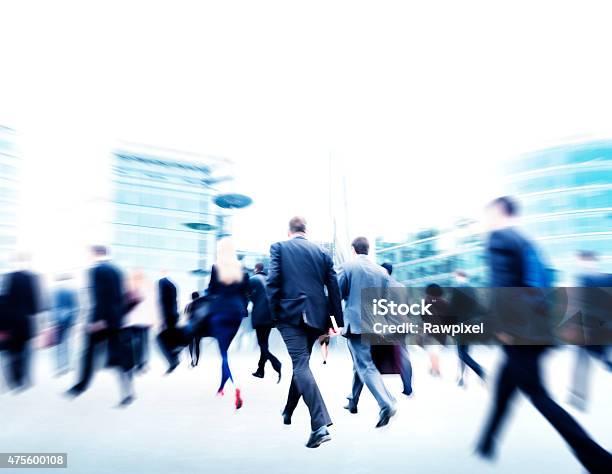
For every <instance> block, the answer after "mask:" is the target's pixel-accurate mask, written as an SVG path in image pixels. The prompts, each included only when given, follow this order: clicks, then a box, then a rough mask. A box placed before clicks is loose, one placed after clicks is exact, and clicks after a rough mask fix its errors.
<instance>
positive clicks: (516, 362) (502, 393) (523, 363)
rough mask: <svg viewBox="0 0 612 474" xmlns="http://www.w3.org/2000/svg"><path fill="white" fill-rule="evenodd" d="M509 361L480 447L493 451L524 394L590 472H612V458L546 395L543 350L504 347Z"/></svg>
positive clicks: (506, 361)
mask: <svg viewBox="0 0 612 474" xmlns="http://www.w3.org/2000/svg"><path fill="white" fill-rule="evenodd" d="M504 351H505V353H506V360H505V362H504V365H503V367H502V369H501V372H500V374H499V378H498V380H497V385H496V387H495V395H494V397H495V398H494V406H493V409H492V411H491V413H490V416H489V419H488V422H487V424H486V426H485V430H484V432H483V436H482V438H481V441H480V446H481V447H483V448H484V449H485V450H489V449H490V448H491V446H494V442H495V438H496V435H497V433H498V431H499V429H500V427H501V425H502V422H503V421H504V419H505V417H506V415H507V414H508V411H509V404H510V401H511V400H512V398H514V397H515V395H516V394H517V392H518V391H519V390H520V391H521V392H523V393H524V394H525V395H526V396H527V397H529V399H530V401H531V403H533V405H534V407H535V408H536V409H537V410H538V411H539V412H540V413H541V414H542V415H543V416H544V417H545V418H546V420H547V421H548V422H549V423H550V424H551V425H552V426H553V427H554V428H555V430H557V432H558V433H559V434H560V435H561V437H562V438H563V439H564V440H565V442H566V443H567V444H568V445H569V446H570V448H571V449H572V451H573V452H574V454H575V456H576V457H577V458H578V460H579V461H580V462H581V463H582V465H583V466H584V467H585V468H586V469H587V470H588V471H589V472H595V473H599V472H602V473H603V472H612V455H610V453H608V452H607V451H606V450H605V449H603V448H602V447H601V446H599V445H598V444H597V443H596V442H595V441H593V440H592V439H591V438H590V436H589V435H588V433H586V431H584V429H582V427H581V426H580V425H579V424H578V423H577V422H576V420H574V419H573V418H572V417H571V416H570V414H569V413H567V412H566V411H565V410H564V409H563V408H561V407H560V406H559V405H558V404H557V403H556V402H555V401H554V400H553V399H552V398H550V395H549V394H548V392H547V391H546V388H545V387H544V385H543V384H542V378H541V374H540V359H541V356H542V355H543V354H544V353H545V351H546V347H543V346H504Z"/></svg>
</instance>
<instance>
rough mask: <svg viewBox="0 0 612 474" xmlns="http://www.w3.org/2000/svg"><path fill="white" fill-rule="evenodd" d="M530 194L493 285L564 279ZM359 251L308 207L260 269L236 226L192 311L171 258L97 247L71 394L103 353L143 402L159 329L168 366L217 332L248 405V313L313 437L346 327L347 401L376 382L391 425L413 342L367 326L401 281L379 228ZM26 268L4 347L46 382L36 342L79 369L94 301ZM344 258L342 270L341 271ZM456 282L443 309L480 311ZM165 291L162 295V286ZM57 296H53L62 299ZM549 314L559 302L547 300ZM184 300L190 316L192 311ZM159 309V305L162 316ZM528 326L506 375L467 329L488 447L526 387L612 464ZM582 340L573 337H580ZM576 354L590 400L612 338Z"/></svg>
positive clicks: (226, 376) (500, 206) (16, 279)
mask: <svg viewBox="0 0 612 474" xmlns="http://www.w3.org/2000/svg"><path fill="white" fill-rule="evenodd" d="M517 214H518V206H517V204H516V202H515V201H514V200H513V199H512V198H509V197H501V198H498V199H496V200H494V201H493V202H491V203H490V204H489V205H488V206H487V223H488V232H489V233H488V239H487V244H486V245H487V247H486V253H487V265H488V270H489V272H488V273H489V275H490V282H489V285H490V287H491V288H536V289H537V288H548V287H551V286H552V281H551V279H550V275H549V272H548V269H547V266H546V264H545V262H544V260H543V257H542V256H541V253H540V252H539V250H538V248H537V246H536V245H535V244H534V242H533V241H531V240H530V239H529V238H527V237H526V236H525V235H524V234H523V233H522V232H521V231H520V230H519V229H518V227H517V225H516V222H515V220H516V216H517ZM352 252H353V257H352V259H351V260H350V261H347V262H345V263H344V264H343V265H342V266H341V268H339V269H336V268H334V264H333V261H332V258H331V257H330V255H328V254H327V253H326V252H325V251H324V250H322V249H321V248H320V246H318V245H316V244H315V243H312V242H310V241H309V240H308V238H307V224H306V220H305V219H304V218H302V217H294V218H293V219H291V221H290V222H289V226H288V239H287V240H284V241H282V242H277V243H275V244H273V245H272V246H271V248H270V264H269V267H268V268H264V265H263V264H262V263H258V264H257V265H256V266H255V269H254V271H253V272H252V274H249V273H248V272H247V271H246V270H245V269H244V268H243V266H242V264H241V262H240V261H239V259H238V256H237V252H236V249H235V247H234V244H233V242H232V240H231V239H230V238H223V239H221V240H219V241H218V243H217V257H216V262H215V264H214V265H213V266H212V268H211V272H210V281H209V284H208V287H207V288H206V290H205V291H204V292H202V293H201V294H200V293H199V292H193V293H192V294H191V301H190V302H189V304H188V305H187V307H186V308H185V309H184V310H183V311H181V310H180V309H179V303H178V289H177V287H176V285H175V283H174V282H173V280H172V278H171V277H170V275H169V274H168V273H167V272H164V271H162V275H161V278H160V279H159V280H158V281H157V285H156V286H157V288H156V289H153V288H149V287H148V283H147V279H146V278H145V277H144V275H143V274H142V272H139V271H134V272H131V273H130V274H129V276H128V277H127V278H125V276H124V275H123V272H122V271H121V270H120V269H119V268H118V267H117V266H116V265H115V264H114V263H112V262H111V260H110V254H109V249H108V248H106V247H104V246H94V247H92V249H91V255H92V260H93V264H92V267H91V269H90V270H89V273H88V287H89V296H88V300H89V304H88V305H87V306H88V308H89V309H88V311H87V312H86V317H85V318H84V319H85V322H84V324H83V328H84V330H83V337H84V342H83V350H82V355H81V357H80V362H79V366H78V372H77V379H76V382H75V384H74V385H73V386H72V387H71V388H69V389H68V391H67V394H68V395H69V396H72V397H76V396H79V395H80V394H82V393H83V392H84V391H85V390H87V389H88V388H89V387H90V385H91V382H92V379H93V377H94V374H95V372H96V368H97V367H98V366H99V365H100V364H98V363H97V362H96V361H97V359H99V358H100V357H102V358H103V364H104V365H105V366H106V367H112V368H113V369H114V370H115V371H116V372H117V374H118V379H119V383H120V401H119V405H120V406H127V405H129V404H131V403H132V402H134V400H135V395H134V388H133V385H134V384H133V377H134V375H135V374H138V373H143V372H146V371H147V369H148V366H149V357H150V355H149V353H150V347H149V342H150V341H155V342H156V343H157V345H158V347H159V349H160V351H161V353H162V354H163V356H164V358H165V360H166V361H167V371H166V373H167V374H170V373H172V372H173V371H174V370H175V369H176V367H177V366H179V364H180V362H181V359H180V357H181V353H182V352H183V350H185V349H187V348H188V350H189V354H190V357H189V361H190V364H191V365H192V366H196V365H197V364H198V362H199V359H200V342H201V339H202V338H207V337H208V338H213V339H214V340H215V341H216V342H217V345H218V348H219V353H220V358H221V363H220V365H221V378H220V383H219V386H218V389H217V393H218V395H219V396H223V395H224V393H225V390H226V386H227V384H228V382H229V383H231V384H233V398H234V404H235V408H236V409H241V408H242V407H243V405H244V394H243V393H242V392H241V389H240V387H239V385H238V381H237V379H236V378H235V374H234V373H232V370H231V366H230V360H229V348H230V346H231V345H232V341H233V340H234V339H235V337H236V334H237V333H238V330H239V328H240V326H241V323H242V321H243V319H244V318H245V317H247V316H248V315H249V310H248V309H249V303H250V304H251V306H250V317H251V325H252V327H253V329H254V331H255V333H256V339H257V343H258V345H259V349H260V355H259V359H258V361H257V364H256V369H255V371H254V372H253V373H252V375H253V376H254V377H257V378H263V377H264V376H265V368H266V365H267V363H268V362H270V366H271V368H272V370H273V371H274V373H275V376H276V377H277V380H278V381H279V382H280V380H281V377H282V375H283V367H282V363H281V361H280V360H279V358H278V357H277V356H275V355H274V354H273V353H272V352H271V349H270V344H269V338H270V334H271V332H272V330H273V329H274V328H276V329H277V330H278V331H279V333H280V335H281V337H282V339H283V341H284V343H285V345H286V348H287V352H288V353H289V356H290V358H291V362H292V374H291V383H290V387H289V392H288V394H287V399H286V403H285V406H284V409H283V411H282V422H283V423H284V424H291V423H292V415H293V412H294V410H295V408H296V406H297V405H298V403H299V401H300V400H302V399H303V401H304V403H305V404H306V405H307V407H308V410H309V413H310V418H311V426H310V436H309V438H308V440H307V443H306V446H307V447H310V448H316V447H318V446H320V445H321V444H322V443H324V442H327V441H329V440H330V439H331V434H330V431H329V426H330V425H331V424H332V419H331V416H330V414H329V412H328V410H327V407H326V404H325V402H324V400H323V397H322V395H321V392H320V391H319V388H318V386H317V382H316V380H315V378H314V375H313V373H312V371H311V369H310V357H311V353H312V349H313V346H316V345H317V344H319V345H320V347H321V350H322V351H323V355H324V363H326V359H327V351H328V347H329V343H330V339H331V338H333V337H336V336H339V335H342V336H344V337H345V338H346V341H347V346H348V349H349V353H350V356H351V359H352V362H353V382H352V387H350V392H349V395H348V397H347V398H348V403H347V405H346V407H345V408H346V409H347V410H348V411H349V412H350V413H353V414H356V413H358V403H359V398H360V394H361V392H362V390H363V388H364V387H366V388H367V389H368V390H369V391H370V392H371V393H372V395H373V396H374V398H375V399H376V401H377V403H378V405H379V408H380V411H379V416H378V421H377V423H376V428H381V427H383V426H386V425H387V424H389V422H390V421H391V420H392V419H393V418H394V416H395V415H396V413H397V402H396V398H395V395H394V394H392V393H391V392H390V391H389V390H388V389H387V388H386V386H385V383H384V379H383V377H382V375H383V374H387V373H396V374H399V375H400V377H401V380H402V385H403V392H402V395H403V396H407V397H410V396H411V395H412V392H413V387H412V363H411V361H410V357H409V347H408V346H407V345H406V344H403V343H398V344H395V345H391V346H389V345H376V344H372V341H371V340H370V339H369V338H368V337H365V336H366V334H365V332H366V329H367V328H364V325H363V324H362V313H361V311H362V301H361V295H362V290H363V289H365V288H382V287H385V288H399V287H402V285H401V283H399V282H397V281H396V280H395V279H394V278H393V276H392V272H393V267H392V265H391V264H389V263H385V264H383V265H378V264H376V263H374V262H373V261H372V260H371V259H370V257H369V253H370V244H369V241H368V239H367V238H365V237H357V238H355V239H354V240H353V242H352ZM578 259H579V262H580V264H581V266H582V268H583V269H584V274H583V275H580V277H579V281H578V284H577V286H578V287H580V288H606V287H612V275H607V274H603V273H600V272H598V271H597V268H596V265H597V255H595V254H593V253H591V252H588V251H582V252H580V253H579V254H578ZM16 267H17V269H16V270H15V271H13V272H11V273H9V274H7V275H5V276H4V278H3V291H2V297H1V298H2V299H1V300H0V357H1V360H2V366H3V373H4V378H5V381H6V384H7V385H8V386H9V388H11V389H13V390H16V391H19V390H24V389H26V388H28V387H29V386H30V385H31V384H32V377H31V352H32V349H33V345H34V341H37V345H38V346H39V347H53V349H54V350H55V352H56V370H57V373H58V374H65V373H67V372H68V371H69V369H70V367H71V365H70V360H71V354H72V353H73V349H72V347H71V341H72V339H73V338H71V337H70V336H71V331H72V330H73V328H74V327H75V324H76V323H77V321H79V314H81V313H83V311H82V308H84V307H85V305H84V304H83V298H82V297H81V295H79V293H78V291H77V290H76V288H75V284H74V279H73V277H72V276H70V275H60V276H58V277H57V279H56V281H55V284H54V287H53V291H52V297H51V298H48V297H45V298H43V296H42V295H43V293H44V292H43V291H42V290H41V288H40V286H41V285H40V280H39V278H38V276H37V275H36V274H35V273H34V272H32V271H31V270H30V269H28V263H27V259H26V258H24V257H23V256H22V257H20V258H17V259H16ZM336 270H338V273H337V271H336ZM454 276H455V286H454V288H455V290H457V291H453V292H452V294H450V295H446V294H444V291H443V289H442V288H441V287H440V286H438V285H437V284H435V282H432V283H431V284H430V285H429V286H428V287H427V288H426V298H427V301H428V303H431V305H432V307H433V313H434V317H437V318H442V317H443V316H444V315H446V314H454V315H460V316H461V318H463V319H464V320H468V319H470V318H471V317H472V316H473V315H474V314H476V313H477V312H478V313H480V312H481V311H480V310H479V309H478V305H479V304H480V303H478V302H477V298H476V296H475V292H474V290H473V289H472V288H471V287H470V284H469V275H468V274H467V273H466V271H464V270H461V269H457V270H456V271H455V273H454ZM153 294H156V297H155V296H152V295H153ZM49 300H50V301H49ZM43 310H48V314H49V315H50V323H49V324H48V325H46V326H44V327H42V329H41V330H40V331H37V330H36V327H37V324H36V315H37V314H39V313H40V312H41V311H43ZM537 311H538V312H539V314H540V315H541V316H542V317H543V318H546V317H547V309H546V308H545V307H544V308H542V307H540V306H538V310H537ZM181 313H183V314H184V315H185V317H183V318H181ZM157 315H159V316H157ZM525 337H526V336H525V334H524V333H523V332H521V330H520V328H519V330H518V331H516V332H514V331H512V330H508V329H507V328H504V329H503V330H500V331H498V332H497V333H496V340H497V341H496V342H497V344H498V345H499V346H500V347H501V350H502V351H503V354H504V361H503V363H502V365H501V368H500V369H499V372H498V374H497V376H496V377H491V376H490V374H488V373H486V372H485V370H484V369H483V367H482V366H481V365H480V364H479V363H478V362H477V361H476V360H475V359H474V358H473V357H472V355H471V354H470V344H469V343H467V342H462V341H456V342H457V343H456V351H457V356H458V373H459V376H458V380H457V383H458V385H460V386H464V387H465V385H466V379H465V372H466V368H469V369H471V370H472V371H473V372H474V373H475V374H476V375H477V376H478V377H479V378H480V379H482V380H483V381H486V382H487V383H489V382H490V383H491V385H492V389H491V391H492V406H491V409H490V412H489V415H488V418H487V421H486V424H485V426H484V427H483V429H482V434H481V437H480V439H479V440H478V443H477V448H476V452H477V453H478V454H479V455H480V456H482V457H483V458H492V457H493V456H494V455H495V454H496V451H497V444H498V443H497V439H498V434H499V432H500V430H501V428H502V426H503V424H504V421H505V420H506V418H507V415H508V412H509V410H510V408H511V405H510V404H511V401H512V400H513V399H514V398H515V397H516V394H517V393H519V392H521V393H523V394H524V395H525V396H526V397H527V398H528V399H529V401H530V402H531V403H532V404H533V405H534V407H535V408H536V409H537V410H538V411H539V412H540V413H541V414H542V416H544V417H545V418H546V419H547V420H548V421H549V422H550V424H551V425H552V426H553V428H554V429H555V430H556V431H557V432H558V433H559V434H560V435H561V436H562V437H563V439H564V440H565V441H566V443H567V444H568V446H569V447H570V449H571V450H572V452H573V453H574V454H575V456H576V458H577V459H578V461H579V462H580V463H581V464H582V465H583V466H584V467H585V468H586V469H587V470H588V471H589V472H597V473H600V472H601V473H603V472H607V473H609V472H612V456H611V454H610V453H609V452H608V451H607V450H606V449H604V448H603V447H601V446H600V445H598V444H597V443H596V442H595V441H594V440H592V439H591V438H590V436H589V435H588V433H587V432H586V431H585V430H584V429H583V428H582V427H581V426H580V425H579V424H578V423H577V422H576V420H574V418H573V417H572V416H571V415H570V414H569V413H568V412H567V411H566V410H564V409H563V408H562V407H561V406H560V405H559V404H558V403H557V402H556V401H554V400H553V399H552V397H551V396H550V395H549V393H548V392H547V389H546V387H545V385H544V383H543V380H542V374H541V364H542V359H543V358H544V357H546V356H547V354H549V353H550V351H551V350H552V345H551V344H550V343H549V341H546V342H545V343H544V342H542V341H538V340H535V339H534V340H528V341H527V342H526V341H525ZM570 340H571V339H570ZM447 343H448V337H447V336H445V335H440V336H439V337H438V336H436V337H432V340H429V341H427V343H426V344H424V347H425V348H426V350H427V352H428V354H429V358H430V364H431V366H430V373H431V375H432V376H439V375H440V365H439V361H438V358H439V351H440V350H441V349H442V348H443V347H444V346H445V345H447ZM575 344H576V346H577V347H576V349H575V350H576V359H575V360H576V364H575V367H574V371H573V377H572V386H571V388H570V402H571V403H572V404H573V405H574V406H576V407H577V408H580V409H584V408H585V407H586V403H587V399H588V374H589V368H590V365H591V363H592V361H594V360H597V361H600V362H601V363H603V364H604V366H605V367H606V368H607V369H608V370H612V362H611V359H610V354H609V352H608V347H607V346H606V345H605V344H589V343H588V341H586V342H585V340H584V339H582V340H575Z"/></svg>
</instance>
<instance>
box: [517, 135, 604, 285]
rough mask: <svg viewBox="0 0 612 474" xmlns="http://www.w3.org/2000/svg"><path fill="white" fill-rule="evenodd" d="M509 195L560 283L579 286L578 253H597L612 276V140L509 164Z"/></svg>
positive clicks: (541, 152) (555, 150)
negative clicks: (576, 278)
mask: <svg viewBox="0 0 612 474" xmlns="http://www.w3.org/2000/svg"><path fill="white" fill-rule="evenodd" d="M507 188H508V194H512V195H515V196H516V197H517V198H518V200H519V202H520V203H521V205H522V212H521V213H522V215H523V218H522V227H523V228H524V229H525V230H526V231H527V232H528V233H529V234H530V235H532V236H534V237H535V238H536V240H537V241H538V242H539V244H540V246H541V247H542V248H543V249H544V251H545V253H546V256H547V257H548V259H549V260H550V263H551V264H552V265H551V266H552V267H553V268H554V269H555V270H556V275H555V280H556V281H557V282H558V283H559V284H566V285H571V284H573V283H574V282H573V280H572V274H573V272H574V271H575V268H574V262H575V255H576V252H577V251H580V250H590V251H593V252H596V253H597V254H598V255H599V257H600V260H601V265H602V268H601V269H602V270H604V271H608V272H612V141H610V140H606V141H604V140H601V141H590V142H581V143H575V144H569V145H563V146H557V147H553V148H547V149H545V150H539V151H536V152H533V153H529V154H526V155H523V156H521V157H519V158H518V159H516V160H512V161H511V162H510V163H509V164H508V182H507Z"/></svg>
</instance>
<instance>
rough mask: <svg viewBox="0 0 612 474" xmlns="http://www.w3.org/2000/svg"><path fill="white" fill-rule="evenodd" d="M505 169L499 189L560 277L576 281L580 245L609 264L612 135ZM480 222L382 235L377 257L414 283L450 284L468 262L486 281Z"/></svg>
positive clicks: (609, 267) (477, 279)
mask: <svg viewBox="0 0 612 474" xmlns="http://www.w3.org/2000/svg"><path fill="white" fill-rule="evenodd" d="M504 171H505V173H504V174H505V176H506V183H504V184H505V185H504V186H503V187H500V195H501V194H508V195H512V196H514V197H516V198H517V200H518V202H519V204H520V205H521V216H522V217H521V227H522V228H523V229H524V230H525V231H526V232H527V233H528V234H529V235H530V236H531V237H533V238H534V239H535V240H536V241H538V243H539V245H540V247H541V248H542V249H543V251H544V255H545V257H546V259H547V260H548V263H549V264H550V266H551V267H552V268H553V269H554V270H555V277H554V279H555V282H556V283H557V284H561V285H572V284H574V282H573V280H572V275H573V273H574V272H575V268H574V261H575V254H576V252H577V251H580V250H589V251H594V252H596V253H597V254H598V255H599V256H600V260H601V262H602V268H601V269H602V270H603V271H607V272H612V141H590V142H582V143H575V144H569V145H562V146H557V147H553V148H547V149H544V150H538V151H535V152H532V153H528V154H525V155H523V156H520V157H518V158H515V159H513V160H511V161H509V162H508V163H507V164H506V165H505V167H504ZM485 199H486V198H485V197H484V196H483V206H484V205H485V202H484V200H485ZM476 224H477V222H476V220H474V219H462V220H460V221H458V222H456V223H454V224H453V225H450V226H446V227H444V226H441V227H440V228H431V229H427V230H423V231H420V232H417V233H415V234H412V235H410V236H409V237H408V238H407V239H406V240H405V241H404V242H400V243H389V242H384V241H383V240H381V239H379V240H377V242H376V250H377V255H376V256H377V261H378V262H379V263H382V262H391V263H393V265H394V276H395V277H396V278H397V279H398V280H399V281H402V282H403V283H404V284H406V285H409V286H425V285H427V284H428V283H432V282H435V283H439V284H441V285H445V284H450V283H451V282H452V272H453V270H455V269H457V268H461V269H464V270H466V271H467V272H468V274H469V275H470V278H471V280H472V282H473V283H474V284H477V285H478V284H486V280H487V277H486V275H485V274H484V260H483V258H484V253H483V243H482V235H481V234H480V232H481V230H480V229H479V227H478V226H477V225H476Z"/></svg>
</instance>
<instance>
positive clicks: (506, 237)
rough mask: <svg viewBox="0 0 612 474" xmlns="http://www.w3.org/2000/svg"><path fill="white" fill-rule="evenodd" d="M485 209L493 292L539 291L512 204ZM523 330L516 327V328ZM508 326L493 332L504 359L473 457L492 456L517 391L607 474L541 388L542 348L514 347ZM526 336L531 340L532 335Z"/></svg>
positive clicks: (600, 452)
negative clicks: (489, 410) (515, 221)
mask: <svg viewBox="0 0 612 474" xmlns="http://www.w3.org/2000/svg"><path fill="white" fill-rule="evenodd" d="M487 210H488V213H489V216H488V217H489V221H490V222H489V226H490V228H491V233H490V236H489V240H488V245H487V254H488V260H489V269H490V279H491V287H492V291H494V292H500V293H502V294H503V293H504V291H506V290H510V289H511V288H529V289H534V288H535V289H537V288H541V287H542V286H543V281H544V278H543V277H542V276H539V277H538V275H537V274H536V273H538V272H537V271H536V268H535V266H534V264H533V261H534V255H537V252H536V250H535V247H534V246H533V244H532V243H531V242H530V241H529V240H527V239H526V238H525V237H524V236H523V235H522V234H521V233H520V232H519V231H518V230H517V229H516V228H515V227H514V216H515V215H516V214H517V205H516V203H515V202H514V200H513V199H511V198H509V197H501V198H497V199H495V200H494V201H493V202H492V203H491V204H490V205H489V206H488V209H487ZM539 273H541V271H540V272H539ZM500 288H501V289H502V290H501V291H500V290H499V289H500ZM524 293H527V292H524ZM536 293H537V291H536ZM519 294H520V293H519ZM523 326H524V325H521V326H519V330H520V329H521V328H522V327H523ZM509 328H510V326H502V330H501V331H502V332H500V333H499V334H498V337H499V339H500V341H501V342H502V343H503V344H504V346H503V349H504V352H505V356H506V357H505V361H504V363H503V366H502V369H501V372H500V374H499V377H498V380H497V385H496V387H495V394H494V404H493V408H492V410H491V413H490V415H489V418H488V421H487V423H486V425H485V429H484V431H483V434H482V436H481V439H480V442H479V444H478V448H477V453H478V454H480V455H481V456H483V457H485V458H491V457H493V455H494V454H495V441H496V437H497V434H498V432H499V429H500V427H501V425H502V422H503V420H504V419H505V417H506V415H507V413H508V409H509V404H510V402H511V400H512V398H514V396H515V395H516V393H517V392H518V391H521V392H523V393H524V394H525V395H526V396H527V397H529V399H530V401H531V403H532V404H533V405H534V406H535V408H536V409H537V410H538V411H539V412H540V413H541V414H542V415H543V416H544V417H545V418H546V419H547V420H548V422H549V423H550V424H551V425H553V427H554V428H555V429H556V430H557V431H558V432H559V434H560V435H561V436H562V437H563V439H564V440H565V442H566V443H567V444H568V445H569V446H570V448H571V449H572V451H573V452H574V454H575V456H576V457H577V458H578V460H579V461H580V462H581V463H582V465H583V466H584V467H585V468H586V469H587V470H588V471H589V472H597V473H599V472H611V470H612V456H611V455H610V453H608V452H607V451H606V450H604V449H603V448H602V447H601V446H599V445H598V444H597V443H596V442H595V441H593V440H592V439H591V438H590V437H589V435H588V434H587V433H586V432H585V431H584V430H583V429H582V427H581V426H580V425H579V424H578V423H577V422H576V421H575V420H574V419H573V418H572V417H571V416H570V415H569V413H567V412H566V411H565V410H564V409H563V408H561V407H560V406H559V405H558V404H557V403H556V402H555V401H554V400H553V399H552V398H550V395H549V394H548V392H547V390H546V388H545V387H544V384H543V382H542V379H541V375H540V361H541V358H542V356H543V355H544V353H545V352H546V349H547V347H546V346H545V345H518V343H519V341H521V342H522V343H524V339H525V336H526V334H525V333H510V332H509ZM528 336H531V337H532V338H533V334H528ZM534 343H538V341H537V339H534Z"/></svg>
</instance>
